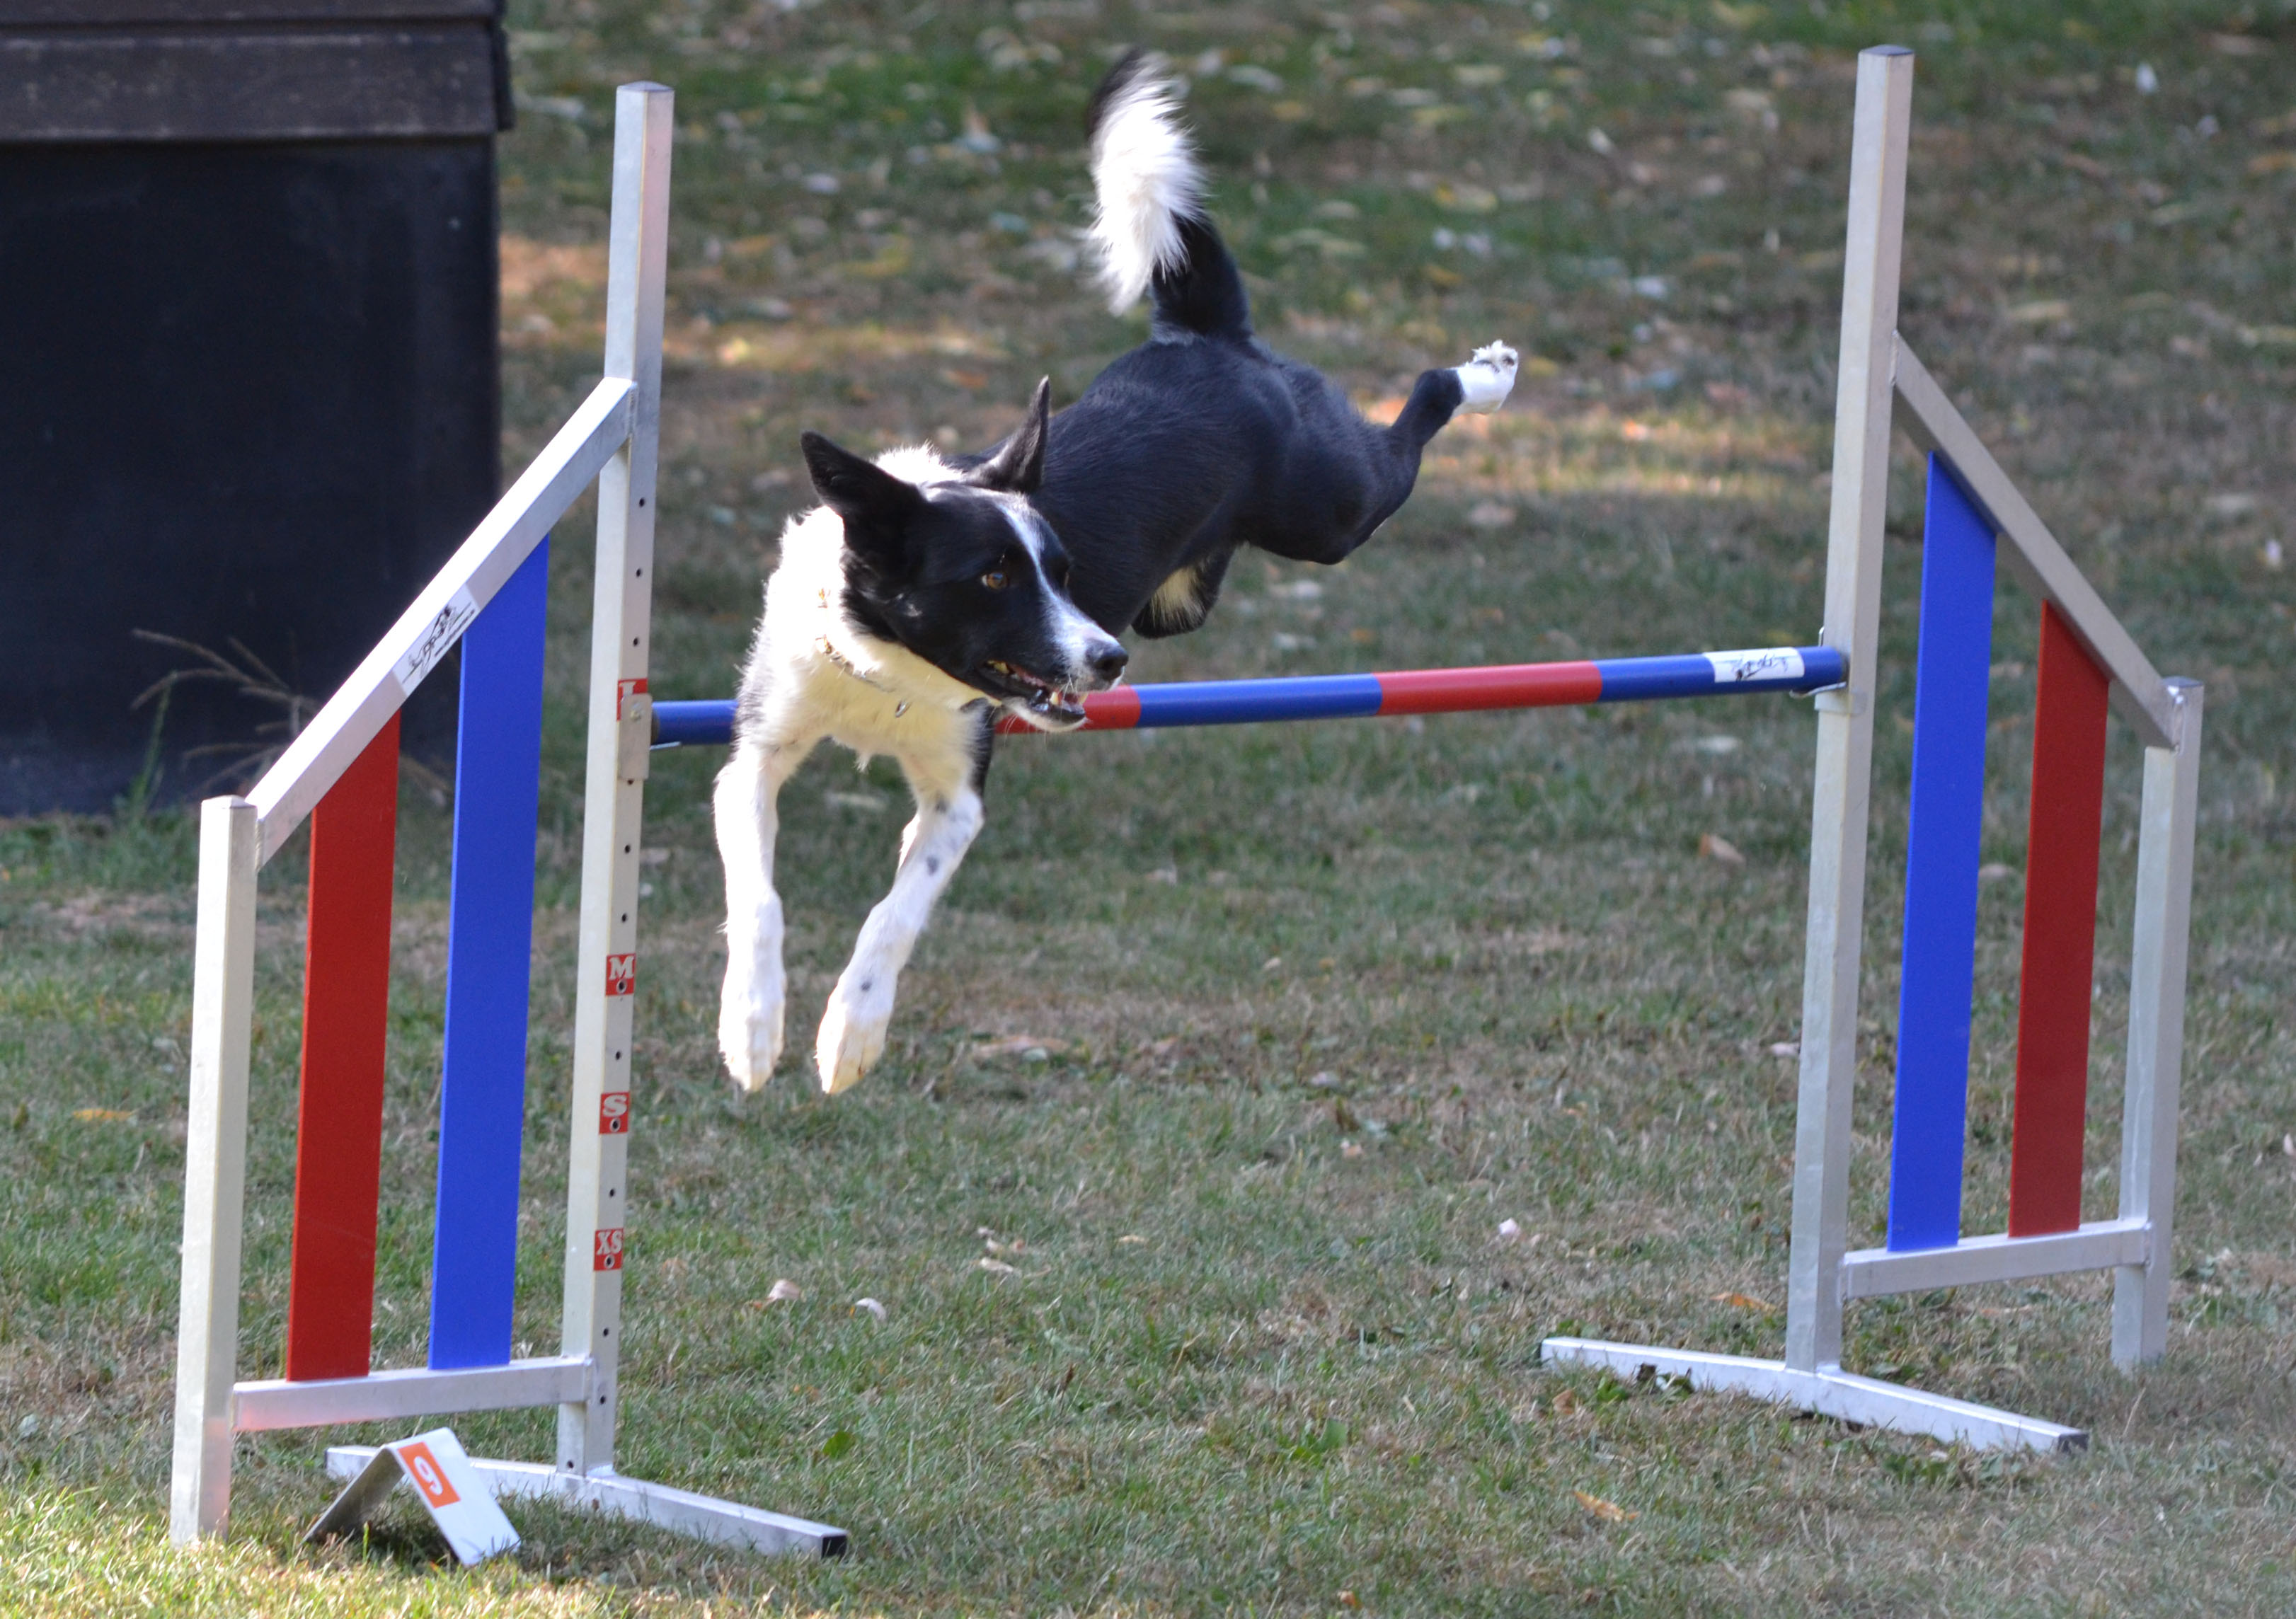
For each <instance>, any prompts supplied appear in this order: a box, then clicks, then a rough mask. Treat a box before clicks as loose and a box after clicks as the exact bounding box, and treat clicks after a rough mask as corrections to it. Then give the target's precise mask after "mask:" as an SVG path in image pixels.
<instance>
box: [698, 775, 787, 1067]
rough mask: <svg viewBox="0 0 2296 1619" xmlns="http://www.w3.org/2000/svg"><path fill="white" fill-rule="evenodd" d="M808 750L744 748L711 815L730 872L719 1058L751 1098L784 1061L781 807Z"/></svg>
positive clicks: (722, 778) (720, 784)
mask: <svg viewBox="0 0 2296 1619" xmlns="http://www.w3.org/2000/svg"><path fill="white" fill-rule="evenodd" d="M808 751H809V749H807V748H780V747H773V746H770V745H768V744H766V743H763V742H758V741H751V740H744V741H742V742H741V743H739V744H737V745H736V746H735V748H734V756H733V757H732V758H730V759H728V760H726V768H725V769H723V770H721V771H719V772H718V773H717V792H716V794H715V795H714V799H713V805H712V807H713V808H714V810H715V812H716V818H717V854H718V858H719V859H720V860H721V861H722V862H724V863H725V867H726V984H725V988H724V989H723V991H722V992H721V993H720V994H719V998H718V1002H717V1050H718V1051H719V1053H720V1054H721V1055H723V1056H724V1058H725V1059H726V1073H728V1074H730V1075H733V1077H734V1083H735V1084H737V1085H739V1086H741V1087H742V1090H744V1091H757V1090H759V1089H761V1088H762V1087H763V1086H764V1084H765V1083H766V1082H767V1080H768V1079H771V1078H772V1077H773V1075H774V1065H775V1063H776V1062H778V1061H780V1060H781V1054H782V1009H783V977H782V900H781V895H778V894H776V893H775V892H774V838H775V833H776V831H777V830H778V829H779V826H780V818H779V814H778V813H777V811H776V809H775V800H776V799H777V798H778V797H780V795H781V790H782V783H783V782H784V781H788V780H789V776H790V773H791V772H792V771H794V770H795V769H796V768H797V767H798V765H799V763H800V762H802V760H803V759H804V757H805V755H806V754H807V753H808Z"/></svg>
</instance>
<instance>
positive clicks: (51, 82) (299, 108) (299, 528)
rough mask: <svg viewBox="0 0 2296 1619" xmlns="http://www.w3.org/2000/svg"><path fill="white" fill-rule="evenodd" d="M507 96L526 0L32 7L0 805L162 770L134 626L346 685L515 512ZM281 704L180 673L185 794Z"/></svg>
mask: <svg viewBox="0 0 2296 1619" xmlns="http://www.w3.org/2000/svg"><path fill="white" fill-rule="evenodd" d="M509 116H510V96H509V89H508V76H507V65H506V58H505V55H504V49H503V40H502V34H501V21H500V16H499V9H498V0H0V376H4V384H0V646H4V647H5V648H6V649H7V653H8V658H7V662H8V666H9V668H10V671H11V676H12V678H11V679H10V681H9V688H10V695H9V700H8V701H7V702H5V703H4V704H0V814H17V815H21V814H35V813H38V812H41V811H45V810H52V809H75V810H101V809H106V808H109V807H111V805H112V804H113V803H114V802H115V801H116V800H117V799H119V797H121V796H122V795H123V794H126V793H127V792H129V791H130V790H131V789H132V788H133V787H134V785H135V782H136V781H137V780H138V778H139V775H141V774H142V773H143V766H144V763H145V758H146V752H147V748H150V746H151V744H152V736H153V722H154V710H153V707H152V706H151V705H148V704H147V705H146V706H145V707H143V709H141V710H131V707H130V705H131V704H132V703H133V702H134V700H135V698H136V696H137V695H138V693H140V692H142V691H144V690H145V689H146V688H147V687H148V686H150V685H151V684H152V682H153V681H155V680H157V679H159V678H160V677H162V676H164V675H167V674H168V672H169V671H170V670H174V669H178V668H185V667H191V666H196V665H198V664H199V662H200V661H201V660H200V659H199V658H197V657H196V656H194V655H193V654H192V653H189V652H186V651H184V650H176V649H173V648H168V647H164V646H155V645H152V644H150V643H148V642H143V641H140V640H139V639H137V638H136V637H135V635H134V634H133V632H135V631H136V630H145V631H152V632H156V633H159V634H165V635H171V636H175V637H177V638H178V639H180V640H182V641H184V642H191V643H193V644H194V645H197V646H201V647H205V648H208V649H210V650H214V651H216V652H218V653H221V654H224V655H225V656H226V657H228V658H233V659H234V661H236V662H242V664H243V663H245V661H246V660H245V659H243V658H241V656H240V654H239V652H238V651H237V650H236V649H235V647H234V642H236V643H237V644H238V646H241V647H244V648H245V649H246V650H247V651H249V652H251V653H252V654H253V655H254V657H255V658H257V659H259V660H260V661H261V663H262V664H263V665H264V666H266V667H267V668H268V669H269V670H270V671H272V672H273V673H275V675H277V676H278V677H279V680H280V682H281V683H282V684H283V686H284V687H285V688H286V689H288V690H290V691H293V692H295V693H298V694H300V695H303V696H306V697H308V698H311V699H324V698H325V697H326V696H327V695H329V694H330V693H331V692H332V691H333V690H334V688H335V686H336V685H337V684H338V683H340V681H341V680H342V679H343V677H344V676H345V675H348V674H349V673H350V671H351V669H352V668H353V667H354V666H356V665H357V662H358V660H359V659H360V658H362V657H364V656H365V653H366V651H367V650H368V648H369V647H370V646H372V645H373V642H375V641H376V640H377V639H378V638H379V637H380V636H381V634H382V632H383V631H384V630H386V629H387V628H389V626H390V624H391V621H392V620H393V619H394V618H396V617H398V613H399V612H400V610H401V609H404V608H405V607H406V603H407V602H408V601H409V600H410V599H412V597H413V596H414V593H415V592H416V591H417V590H419V589H420V588H421V587H422V585H423V583H424V582H425V581H426V580H427V579H428V578H429V577H430V575H431V574H432V573H434V572H435V571H437V569H438V567H439V564H440V563H441V562H442V561H443V560H445V558H446V557H447V554H448V553H449V552H452V550H453V549H454V547H455V544H457V543H458V542H459V541H460V540H461V539H462V538H463V536H465V535H466V534H468V533H469V531H470V530H471V527H473V526H474V525H475V524H476V523H477V522H478V520H479V519H480V518H481V517H483V516H484V515H485V514H486V511H487V509H488V506H489V505H491V504H492V503H493V501H494V499H495V495H496V491H497V488H498V486H499V482H500V477H501V461H500V439H501V402H500V380H499V379H500V368H499V356H498V351H497V297H498V293H497V267H496V240H495V237H496V213H495V153H494V136H495V134H496V131H497V130H499V129H502V128H504V127H508V119H509ZM452 697H453V681H452V679H451V678H447V679H434V680H433V681H432V682H431V683H430V685H429V686H427V687H426V688H425V690H424V691H423V692H422V693H420V694H418V700H417V702H416V703H415V704H414V705H413V706H412V707H410V708H409V710H408V713H407V737H406V741H407V746H408V748H410V749H411V750H413V751H415V752H417V753H425V754H433V755H443V754H444V753H445V752H446V751H447V748H448V746H449V744H450V741H451V736H452V726H453V702H452ZM283 717H284V715H283V710H282V709H281V708H280V707H277V706H275V705H274V704H271V703H267V702H265V701H261V700H251V699H249V698H247V697H245V696H242V695H241V694H240V693H238V692H237V691H234V690H233V689H232V687H231V686H230V685H229V683H185V684H182V685H179V686H178V687H177V688H176V690H175V691H174V692H173V693H172V695H171V698H170V700H169V704H168V713H167V715H166V720H165V724H164V727H163V728H162V729H161V731H160V733H159V738H160V741H159V756H160V761H161V772H160V776H159V779H158V782H157V796H159V797H167V798H178V797H185V796H188V795H191V794H193V793H197V792H201V791H221V790H227V789H230V788H231V787H234V786H236V785H237V784H238V783H239V781H241V780H242V779H243V776H244V768H243V750H244V749H247V748H252V747H255V746H258V745H259V744H261V743H262V742H264V741H265V740H273V741H275V740H277V739H276V736H273V737H271V738H269V739H266V738H265V737H264V736H262V735H261V734H259V727H262V726H263V725H265V724H266V723H268V722H273V721H275V720H278V719H281V718H283ZM201 749H204V750H207V751H205V752H199V751H195V750H201ZM187 754H189V755H192V756H190V757H186V755H187ZM235 762H241V763H242V768H241V769H239V770H236V771H234V770H233V769H231V768H230V767H231V766H233V765H234V763H235ZM147 784H148V782H147Z"/></svg>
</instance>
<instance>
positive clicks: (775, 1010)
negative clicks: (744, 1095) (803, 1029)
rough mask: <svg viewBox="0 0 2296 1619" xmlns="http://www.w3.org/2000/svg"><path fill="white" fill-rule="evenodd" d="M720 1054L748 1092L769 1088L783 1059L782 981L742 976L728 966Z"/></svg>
mask: <svg viewBox="0 0 2296 1619" xmlns="http://www.w3.org/2000/svg"><path fill="white" fill-rule="evenodd" d="M717 1051H718V1053H719V1054H720V1055H721V1056H723V1057H724V1058H725V1059H726V1073H728V1074H730V1075H733V1076H734V1083H735V1084H737V1085H739V1086H741V1087H742V1090H744V1091H747V1092H758V1091H762V1090H764V1089H765V1085H766V1082H767V1080H769V1079H771V1078H772V1077H773V1076H774V1065H775V1064H776V1063H778V1062H779V1061H781V1059H782V978H781V974H780V973H779V972H778V971H775V972H772V973H757V974H754V975H751V974H740V973H737V972H736V971H735V970H734V969H733V968H731V967H728V968H727V969H726V989H725V993H724V994H723V995H722V996H720V998H719V1000H718V1002H717Z"/></svg>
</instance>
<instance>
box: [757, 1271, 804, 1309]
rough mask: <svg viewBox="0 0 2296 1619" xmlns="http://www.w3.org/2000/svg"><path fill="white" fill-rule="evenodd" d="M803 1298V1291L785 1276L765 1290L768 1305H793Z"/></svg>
mask: <svg viewBox="0 0 2296 1619" xmlns="http://www.w3.org/2000/svg"><path fill="white" fill-rule="evenodd" d="M804 1296H805V1289H804V1288H800V1287H799V1286H798V1285H797V1284H796V1283H795V1282H793V1281H791V1280H790V1279H789V1278H788V1277H786V1276H784V1277H783V1278H781V1279H780V1280H778V1281H776V1282H775V1283H774V1285H773V1286H772V1287H771V1288H767V1290H766V1303H767V1304H793V1303H795V1302H796V1301H797V1300H799V1299H801V1298H803V1297H804Z"/></svg>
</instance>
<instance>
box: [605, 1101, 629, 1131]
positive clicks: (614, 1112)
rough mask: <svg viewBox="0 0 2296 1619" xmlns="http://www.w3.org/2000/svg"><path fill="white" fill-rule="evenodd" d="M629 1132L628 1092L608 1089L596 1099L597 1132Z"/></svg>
mask: <svg viewBox="0 0 2296 1619" xmlns="http://www.w3.org/2000/svg"><path fill="white" fill-rule="evenodd" d="M629 1132H630V1093H629V1092H627V1091H609V1092H606V1093H605V1094H604V1095H603V1096H601V1097H600V1098H599V1099H598V1133H599V1134H600V1135H627V1134H628V1133H629Z"/></svg>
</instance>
